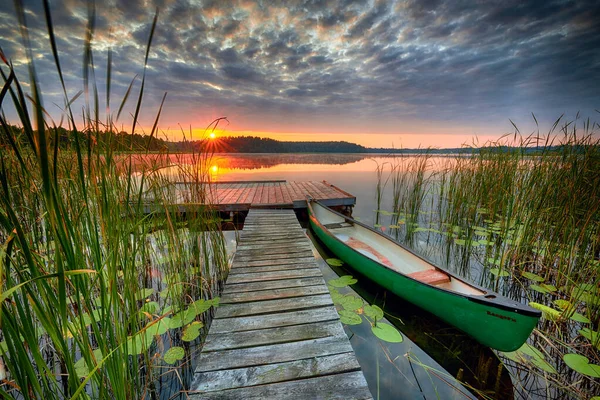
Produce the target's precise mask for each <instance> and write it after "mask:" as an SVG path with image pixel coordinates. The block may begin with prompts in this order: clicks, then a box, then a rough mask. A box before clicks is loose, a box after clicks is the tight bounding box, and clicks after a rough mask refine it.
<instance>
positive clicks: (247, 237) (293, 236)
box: [240, 231, 306, 243]
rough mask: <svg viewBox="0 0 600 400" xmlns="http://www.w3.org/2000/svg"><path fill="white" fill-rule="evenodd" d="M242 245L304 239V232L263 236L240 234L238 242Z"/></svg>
mask: <svg viewBox="0 0 600 400" xmlns="http://www.w3.org/2000/svg"><path fill="white" fill-rule="evenodd" d="M242 239H243V242H244V243H252V242H264V241H265V240H285V239H306V235H305V234H304V232H298V231H296V232H282V233H274V234H271V233H269V232H265V233H264V234H263V235H257V234H254V233H253V234H240V241H242Z"/></svg>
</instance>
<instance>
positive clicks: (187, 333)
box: [181, 321, 204, 342]
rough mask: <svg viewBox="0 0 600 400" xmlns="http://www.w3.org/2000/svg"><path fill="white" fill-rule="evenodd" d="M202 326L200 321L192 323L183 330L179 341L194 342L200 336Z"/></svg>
mask: <svg viewBox="0 0 600 400" xmlns="http://www.w3.org/2000/svg"><path fill="white" fill-rule="evenodd" d="M203 326H204V324H203V323H202V322H200V321H194V322H192V323H191V324H189V325H188V326H187V327H186V328H185V329H184V331H183V336H182V337H181V340H183V341H184V342H191V341H192V340H195V339H196V338H197V337H198V336H200V329H202V327H203Z"/></svg>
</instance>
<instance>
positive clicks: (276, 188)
mask: <svg viewBox="0 0 600 400" xmlns="http://www.w3.org/2000/svg"><path fill="white" fill-rule="evenodd" d="M201 185H202V186H203V194H204V195H205V197H206V199H205V201H204V202H203V204H202V205H209V206H210V207H211V208H213V209H215V210H216V211H219V212H240V211H244V212H245V211H248V210H249V209H250V208H262V209H265V208H267V209H268V208H273V209H282V208H289V209H302V208H306V196H311V197H312V198H314V199H317V200H319V201H321V202H322V203H323V204H325V205H326V206H329V207H334V208H338V209H343V208H348V209H351V208H352V206H354V204H355V203H356V197H355V196H353V195H351V194H350V193H347V192H345V191H344V190H342V189H340V188H338V187H336V186H334V185H332V184H330V183H328V182H326V181H322V182H318V181H309V182H294V181H290V182H288V181H285V180H274V181H230V182H215V183H210V184H201ZM197 186H198V184H196V183H183V182H177V183H175V184H174V185H173V187H174V189H175V190H174V193H172V194H171V197H172V198H173V200H172V201H171V205H172V206H174V207H178V210H179V211H180V212H186V211H187V210H188V209H189V208H193V207H195V206H198V205H199V203H198V200H197V198H198V197H199V196H198V195H197V194H196V193H194V191H195V189H196V188H197ZM152 203H153V201H152V198H151V197H148V198H146V204H147V206H146V212H155V211H158V210H159V209H160V207H153V206H152Z"/></svg>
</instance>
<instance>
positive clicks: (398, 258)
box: [312, 202, 486, 296]
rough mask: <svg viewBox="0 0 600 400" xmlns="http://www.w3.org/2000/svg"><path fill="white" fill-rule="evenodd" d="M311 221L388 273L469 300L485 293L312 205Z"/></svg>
mask: <svg viewBox="0 0 600 400" xmlns="http://www.w3.org/2000/svg"><path fill="white" fill-rule="evenodd" d="M312 206H313V211H314V213H315V217H316V218H317V219H318V220H319V222H321V224H323V225H324V226H325V228H327V229H328V230H329V232H330V233H331V234H333V235H334V236H335V237H337V238H338V239H339V240H341V241H342V242H344V243H345V244H346V245H347V246H349V247H352V248H353V249H354V250H356V251H358V252H360V253H362V254H364V255H365V256H367V257H369V258H371V259H372V260H375V261H377V262H379V263H381V264H383V265H385V266H387V267H389V268H390V269H392V270H394V271H396V272H399V273H401V274H404V275H407V276H410V277H411V278H414V279H417V280H419V281H421V282H423V283H425V284H428V285H431V286H436V287H438V288H441V289H446V290H450V291H453V292H457V293H463V294H467V295H472V296H484V295H485V294H486V293H485V292H482V291H481V290H479V289H477V288H476V287H473V286H471V285H469V284H468V283H466V282H463V281H461V280H458V279H456V278H455V277H453V276H451V275H449V274H447V273H446V272H444V271H443V270H441V269H439V268H436V267H435V266H433V265H432V264H430V263H428V262H427V261H425V260H423V259H421V258H419V257H417V256H415V255H414V254H412V253H410V252H408V251H406V250H404V249H403V248H402V247H400V246H399V245H398V244H396V243H394V242H392V241H391V240H388V239H386V238H384V237H382V236H381V235H378V234H377V233H375V232H372V231H370V230H369V229H366V228H364V227H362V226H360V225H355V224H353V223H352V222H347V220H346V219H345V218H344V217H342V216H340V215H337V214H335V213H333V212H331V211H329V210H328V209H326V208H324V207H322V206H321V205H319V204H317V203H314V202H313V203H312Z"/></svg>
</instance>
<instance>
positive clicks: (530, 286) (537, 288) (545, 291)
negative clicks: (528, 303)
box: [529, 285, 550, 294]
mask: <svg viewBox="0 0 600 400" xmlns="http://www.w3.org/2000/svg"><path fill="white" fill-rule="evenodd" d="M529 289H531V290H535V291H536V292H540V293H544V294H548V293H550V292H549V291H548V289H545V288H543V287H541V286H539V285H529Z"/></svg>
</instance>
